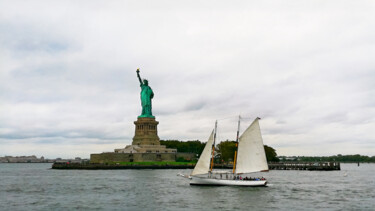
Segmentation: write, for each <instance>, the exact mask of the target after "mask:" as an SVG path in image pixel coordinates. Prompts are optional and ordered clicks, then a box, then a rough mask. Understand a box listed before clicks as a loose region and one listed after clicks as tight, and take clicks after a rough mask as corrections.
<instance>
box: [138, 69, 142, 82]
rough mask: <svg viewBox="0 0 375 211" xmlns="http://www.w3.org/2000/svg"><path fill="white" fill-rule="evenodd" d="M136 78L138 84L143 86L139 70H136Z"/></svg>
mask: <svg viewBox="0 0 375 211" xmlns="http://www.w3.org/2000/svg"><path fill="white" fill-rule="evenodd" d="M137 76H138V80H139V83H140V84H141V85H143V82H142V79H141V76H140V75H139V68H138V69H137Z"/></svg>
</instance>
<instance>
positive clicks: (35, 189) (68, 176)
mask: <svg viewBox="0 0 375 211" xmlns="http://www.w3.org/2000/svg"><path fill="white" fill-rule="evenodd" d="M341 169H342V170H341V171H282V170H274V171H270V172H267V173H263V174H262V176H264V177H266V178H267V179H268V181H269V186H268V187H256V188H254V187H253V188H252V187H201V186H190V185H189V180H188V179H185V178H182V177H178V176H176V175H177V174H178V173H183V174H189V173H190V171H191V170H188V169H187V170H52V169H51V164H5V163H2V164H0V205H1V207H0V210H76V209H80V210H274V209H277V210H317V209H319V210H375V176H374V175H375V164H361V165H360V166H357V164H341Z"/></svg>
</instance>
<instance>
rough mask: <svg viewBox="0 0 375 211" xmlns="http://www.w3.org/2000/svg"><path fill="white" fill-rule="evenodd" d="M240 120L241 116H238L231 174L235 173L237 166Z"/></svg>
mask: <svg viewBox="0 0 375 211" xmlns="http://www.w3.org/2000/svg"><path fill="white" fill-rule="evenodd" d="M240 120H241V116H238V127H237V137H236V151H234V163H233V174H234V173H235V172H236V165H237V151H238V136H239V135H240Z"/></svg>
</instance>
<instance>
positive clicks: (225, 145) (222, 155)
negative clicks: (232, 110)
mask: <svg viewBox="0 0 375 211" xmlns="http://www.w3.org/2000/svg"><path fill="white" fill-rule="evenodd" d="M160 144H161V145H166V146H167V147H168V148H174V149H177V152H188V153H195V154H197V155H198V157H199V156H200V155H201V153H202V151H203V149H204V147H205V145H206V143H205V142H200V141H199V140H194V141H186V142H185V141H178V140H160ZM235 150H236V142H235V141H229V140H226V141H222V142H220V143H219V144H218V145H217V146H216V150H215V151H216V153H217V158H218V159H216V160H217V161H219V162H220V163H221V162H222V161H223V162H225V163H228V162H230V161H233V158H234V151H235ZM264 150H265V152H266V157H267V161H268V162H278V161H279V159H278V158H277V153H276V150H275V149H274V148H272V147H270V146H267V145H264Z"/></svg>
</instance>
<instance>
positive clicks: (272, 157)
mask: <svg viewBox="0 0 375 211" xmlns="http://www.w3.org/2000/svg"><path fill="white" fill-rule="evenodd" d="M264 151H266V157H267V161H268V162H279V161H280V160H279V158H278V157H277V153H276V150H275V149H274V148H272V147H270V146H267V145H264Z"/></svg>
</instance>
